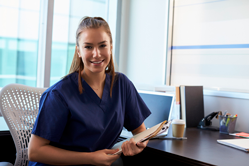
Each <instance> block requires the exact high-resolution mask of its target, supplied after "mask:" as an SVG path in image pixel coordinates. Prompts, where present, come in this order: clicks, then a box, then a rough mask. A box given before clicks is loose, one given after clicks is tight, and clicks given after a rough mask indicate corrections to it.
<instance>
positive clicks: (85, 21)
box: [69, 17, 115, 96]
mask: <svg viewBox="0 0 249 166" xmlns="http://www.w3.org/2000/svg"><path fill="white" fill-rule="evenodd" d="M100 27H104V29H105V31H106V33H107V34H108V36H109V37H110V44H111V45H112V34H111V30H110V27H109V25H108V23H107V22H106V21H105V20H104V19H103V18H101V17H83V18H82V20H81V21H80V24H79V26H78V29H77V31H76V45H77V46H78V47H79V42H78V41H79V36H80V34H81V32H82V31H83V30H85V29H91V28H96V29H97V28H100ZM83 70H84V64H83V62H82V59H81V58H80V57H79V56H78V54H77V47H76V46H75V52H74V57H73V60H72V64H71V67H70V70H69V74H71V73H73V72H76V71H77V72H78V88H79V92H80V94H82V93H83V90H84V89H83V87H82V82H81V72H82V71H83ZM105 73H108V74H110V75H111V76H112V80H111V89H110V96H112V89H113V84H114V79H115V70H114V62H113V57H112V51H111V59H110V62H109V64H108V65H107V67H106V70H105Z"/></svg>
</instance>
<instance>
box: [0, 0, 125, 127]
mask: <svg viewBox="0 0 249 166" xmlns="http://www.w3.org/2000/svg"><path fill="white" fill-rule="evenodd" d="M118 4H120V3H118V0H111V1H109V0H0V24H1V25H0V90H1V88H2V87H4V86H5V85H7V84H10V83H19V84H24V85H28V86H38V87H44V84H43V83H41V82H46V85H48V86H49V85H52V84H54V83H55V82H57V81H59V80H60V78H61V77H63V76H65V75H66V74H68V72H69V68H70V65H71V61H72V58H73V55H74V49H75V33H76V28H77V26H78V23H79V21H80V19H81V18H82V17H83V16H100V17H103V18H104V19H105V20H107V22H108V23H109V25H110V28H111V30H112V32H113V42H114V43H113V44H114V45H115V39H116V31H117V29H116V20H117V18H116V15H117V13H118V12H119V11H117V7H118ZM52 6H53V7H52ZM109 10H110V12H109ZM49 11H53V13H52V14H51V13H49ZM6 16H8V17H6ZM49 20H53V22H52V23H51V25H49V23H48V22H49ZM44 25H46V27H45V26H44ZM46 28H48V29H46ZM44 29H46V30H47V31H46V30H44ZM48 31H50V32H52V33H51V34H52V35H47V34H49V33H47V32H48ZM44 37H45V40H44ZM47 40H51V41H52V44H51V45H50V46H51V54H50V53H48V54H47V52H46V51H47V50H46V47H44V45H46V44H47V45H49V43H47V42H46V41H47ZM43 56H46V57H45V58H44V57H43ZM44 59H45V60H44ZM48 65H49V66H48ZM48 67H49V68H51V69H50V71H49V73H50V77H49V78H48V79H45V81H44V77H46V74H45V73H44V71H41V70H44V69H46V68H48ZM45 87H46V86H45ZM1 130H8V127H7V125H6V123H5V121H4V119H3V117H0V131H1Z"/></svg>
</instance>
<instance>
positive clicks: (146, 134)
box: [112, 120, 171, 154]
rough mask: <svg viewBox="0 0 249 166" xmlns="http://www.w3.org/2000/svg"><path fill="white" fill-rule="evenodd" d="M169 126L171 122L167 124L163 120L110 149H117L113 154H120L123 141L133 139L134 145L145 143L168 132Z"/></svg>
mask: <svg viewBox="0 0 249 166" xmlns="http://www.w3.org/2000/svg"><path fill="white" fill-rule="evenodd" d="M170 124H171V121H168V122H167V121H166V120H165V121H163V122H161V123H159V124H157V125H155V126H153V127H151V128H149V129H147V130H145V131H143V132H141V133H138V134H136V135H134V136H133V137H130V138H127V139H125V140H123V141H121V142H118V143H116V144H115V145H114V146H113V147H112V149H119V151H118V152H116V153H114V154H120V153H122V148H121V146H122V144H123V143H124V142H125V141H129V140H130V139H131V138H134V141H135V143H138V142H144V141H147V140H149V139H152V138H155V137H157V136H161V135H162V134H163V133H165V132H166V131H167V130H168V128H169V126H170Z"/></svg>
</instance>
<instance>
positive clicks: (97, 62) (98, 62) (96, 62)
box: [91, 60, 104, 64]
mask: <svg viewBox="0 0 249 166" xmlns="http://www.w3.org/2000/svg"><path fill="white" fill-rule="evenodd" d="M102 62H104V60H102V61H95V62H92V61H91V63H93V64H100V63H102Z"/></svg>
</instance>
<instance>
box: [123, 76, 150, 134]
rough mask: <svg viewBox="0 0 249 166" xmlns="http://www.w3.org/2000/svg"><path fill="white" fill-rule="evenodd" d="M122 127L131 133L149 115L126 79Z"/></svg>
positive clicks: (147, 109)
mask: <svg viewBox="0 0 249 166" xmlns="http://www.w3.org/2000/svg"><path fill="white" fill-rule="evenodd" d="M126 88H127V89H126V91H127V92H126V94H127V98H126V103H125V108H126V109H125V121H124V127H125V128H126V129H127V130H129V131H132V130H134V129H136V128H138V127H139V126H140V125H141V124H142V123H143V122H144V120H145V119H146V118H147V117H148V116H149V115H150V114H151V112H150V110H149V108H148V107H147V106H146V104H145V103H144V101H143V99H142V98H141V97H140V95H139V93H138V92H137V90H136V88H135V87H134V85H133V83H132V82H131V81H130V80H128V78H127V86H126Z"/></svg>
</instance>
